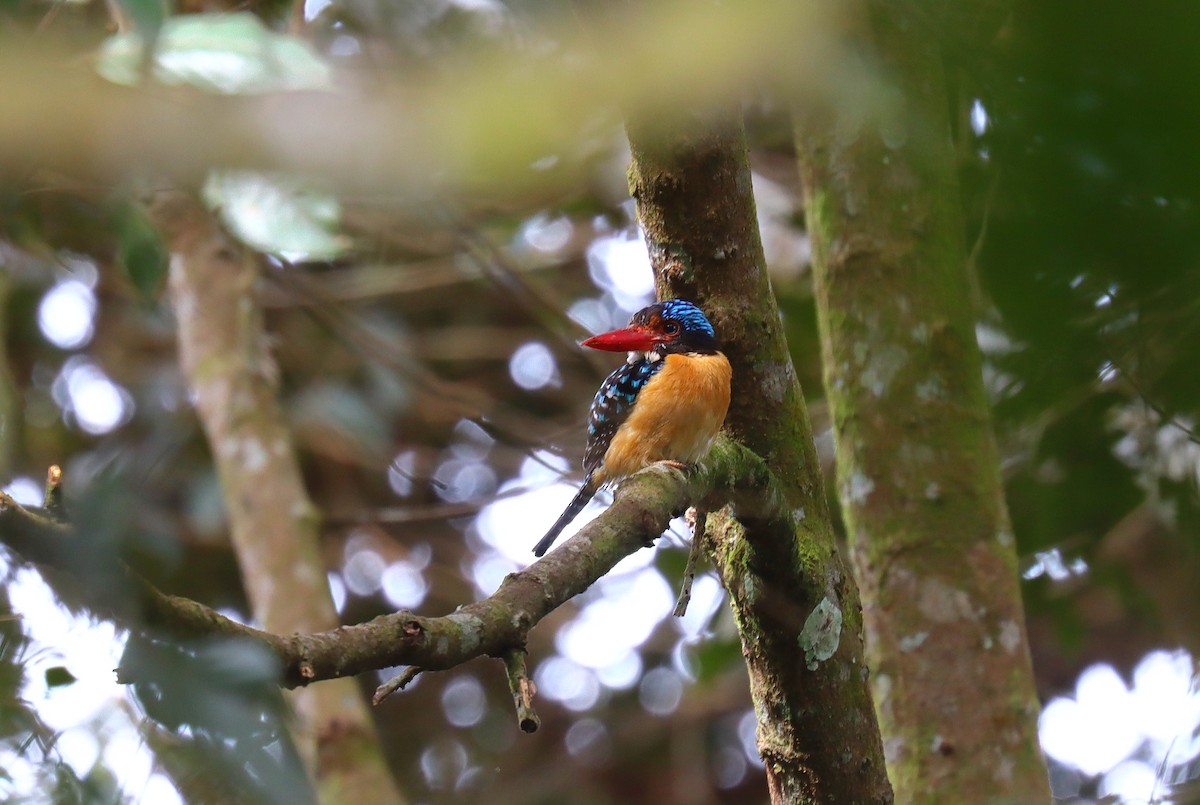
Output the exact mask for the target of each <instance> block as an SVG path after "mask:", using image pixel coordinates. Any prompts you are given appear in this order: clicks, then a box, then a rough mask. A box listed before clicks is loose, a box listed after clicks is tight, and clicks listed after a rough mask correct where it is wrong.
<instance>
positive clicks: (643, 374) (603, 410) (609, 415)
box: [583, 358, 666, 474]
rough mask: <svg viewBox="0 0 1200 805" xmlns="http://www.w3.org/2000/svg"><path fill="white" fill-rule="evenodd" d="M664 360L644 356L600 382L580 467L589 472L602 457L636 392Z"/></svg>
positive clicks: (636, 394) (625, 417)
mask: <svg viewBox="0 0 1200 805" xmlns="http://www.w3.org/2000/svg"><path fill="white" fill-rule="evenodd" d="M665 363H666V361H662V360H658V361H648V360H646V359H645V358H643V359H641V360H638V361H635V362H633V363H625V364H622V365H621V366H620V367H618V368H617V370H616V371H615V372H613V373H612V374H611V375H609V376H608V377H607V378H606V379H605V381H604V382H603V383H601V384H600V389H599V391H597V392H596V397H595V399H593V400H592V408H591V410H590V411H589V412H588V429H587V450H585V451H584V454H583V468H584V469H585V470H587V472H588V473H589V474H590V473H591V472H592V471H593V470H595V469H596V468H597V467H599V466H600V464H601V462H603V461H604V454H605V453H606V452H607V451H608V446H609V444H611V443H612V440H613V436H615V435H616V433H617V429H618V428H620V427H621V425H622V423H624V422H625V420H626V419H628V418H629V413H630V412H631V411H632V410H633V406H634V404H635V403H636V401H637V396H638V394H639V393H640V392H641V390H642V389H643V388H645V386H646V383H648V382H649V381H650V378H652V377H654V375H655V374H656V373H657V372H658V371H659V370H660V369H662V368H663V365H664V364H665Z"/></svg>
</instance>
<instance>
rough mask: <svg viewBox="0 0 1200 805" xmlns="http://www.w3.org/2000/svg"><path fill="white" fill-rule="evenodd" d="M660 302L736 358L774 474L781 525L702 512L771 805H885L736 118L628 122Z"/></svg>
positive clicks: (847, 610)
mask: <svg viewBox="0 0 1200 805" xmlns="http://www.w3.org/2000/svg"><path fill="white" fill-rule="evenodd" d="M627 128H628V133H629V141H630V145H631V146H632V149H633V166H632V168H631V170H630V190H631V193H632V195H633V197H634V198H635V199H636V200H637V205H638V216H639V218H640V220H641V223H642V226H643V227H644V229H645V233H646V240H647V244H648V246H649V249H650V257H651V262H652V264H653V266H654V270H655V275H656V277H657V282H658V289H659V292H660V296H662V297H663V298H667V297H673V296H678V297H683V298H686V299H690V300H693V301H695V302H697V303H698V304H700V306H701V307H703V308H704V310H705V311H706V312H707V313H708V314H709V316H710V317H711V318H712V321H713V326H714V327H715V328H716V330H717V333H718V335H719V337H720V339H721V341H722V343H723V345H724V349H725V352H726V354H727V355H728V356H729V359H730V361H731V362H732V363H733V367H734V376H733V402H732V405H731V407H730V411H729V416H728V417H727V419H726V428H727V430H728V431H729V433H730V434H731V435H732V436H733V437H734V438H736V439H737V440H739V441H741V442H742V443H743V444H745V445H746V446H747V447H749V448H750V449H751V450H753V451H755V452H756V453H758V454H759V455H761V456H762V457H763V458H764V459H765V461H766V463H767V466H769V467H770V468H771V469H772V471H773V472H774V473H775V474H776V476H777V477H778V478H779V479H780V481H781V488H782V490H783V496H784V498H785V499H786V507H787V510H788V511H789V512H790V517H787V518H782V519H779V518H776V519H774V520H768V519H764V518H761V517H758V516H756V513H755V512H754V511H738V510H733V511H731V510H730V509H726V510H724V511H723V512H722V513H719V514H716V515H712V516H710V517H709V522H710V524H712V525H713V526H714V528H713V531H714V532H715V536H714V538H713V544H712V556H713V560H714V564H715V565H716V567H717V570H718V572H719V574H720V576H721V579H722V583H723V584H724V585H725V588H726V589H727V590H728V591H729V594H730V598H731V601H732V605H733V610H734V614H735V616H736V619H737V623H738V630H739V632H740V634H741V639H742V650H743V653H744V654H745V657H746V663H747V667H748V669H749V674H750V690H751V695H752V696H753V699H754V706H755V712H756V714H757V716H758V746H759V751H760V752H761V753H762V757H763V760H764V762H765V764H766V773H767V782H768V787H769V789H770V792H771V799H772V801H773V802H788V803H792V802H796V803H816V802H854V803H887V802H891V801H892V794H891V788H890V787H889V785H888V781H887V778H886V776H885V770H884V766H883V751H882V747H881V745H880V739H879V731H878V730H879V728H878V726H877V724H876V720H875V713H874V710H873V709H872V707H871V700H870V692H869V689H868V685H867V676H868V674H867V669H866V666H865V665H864V663H863V657H862V621H861V611H860V606H859V600H858V592H857V590H856V589H855V586H854V581H853V579H852V578H851V576H850V574H849V573H848V572H847V571H846V569H845V567H844V565H843V562H842V559H841V557H840V555H839V553H838V550H837V546H836V544H835V542H834V538H833V531H832V528H831V525H830V521H829V515H828V512H827V510H826V504H825V500H824V493H823V484H822V482H821V474H820V465H819V463H818V460H817V456H816V451H815V448H814V446H813V441H812V432H811V427H810V425H809V421H808V413H807V410H806V409H805V406H804V398H803V396H802V395H801V391H800V386H799V383H798V381H797V379H796V374H795V370H794V368H793V366H792V362H791V359H790V357H789V355H788V351H787V344H786V343H785V340H784V337H783V331H782V327H781V324H780V321H779V314H778V310H777V307H776V303H775V299H774V296H773V294H772V292H771V288H770V283H769V281H768V278H767V274H766V265H765V261H764V258H763V252H762V243H761V240H760V238H759V233H758V227H757V221H756V217H755V209H754V198H753V194H752V189H751V183H750V168H749V163H748V161H747V154H746V145H745V138H744V133H743V130H742V123H741V117H740V112H738V111H736V110H728V109H726V110H721V111H718V112H715V113H713V114H712V115H711V116H709V117H708V118H707V119H698V116H688V117H687V118H686V119H683V118H682V117H681V118H676V119H673V120H665V119H664V118H663V117H662V116H659V117H657V118H656V119H655V120H654V122H653V124H652V123H651V122H649V121H648V120H645V119H632V120H630V122H629V124H628V127H627Z"/></svg>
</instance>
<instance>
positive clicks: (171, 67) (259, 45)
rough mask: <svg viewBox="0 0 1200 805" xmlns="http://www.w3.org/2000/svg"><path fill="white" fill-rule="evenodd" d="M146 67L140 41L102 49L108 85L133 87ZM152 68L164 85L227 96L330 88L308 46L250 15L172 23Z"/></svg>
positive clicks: (131, 36) (113, 42)
mask: <svg viewBox="0 0 1200 805" xmlns="http://www.w3.org/2000/svg"><path fill="white" fill-rule="evenodd" d="M142 62H143V39H142V37H141V36H140V35H139V34H135V33H124V34H118V35H116V36H114V37H112V38H110V39H109V40H108V41H107V42H105V43H104V45H103V47H102V48H101V49H100V57H99V59H98V61H97V64H96V69H97V70H98V71H99V73H100V75H102V76H104V77H105V78H107V79H108V80H109V81H112V82H114V83H117V84H126V85H128V86H135V85H136V84H138V83H139V80H140V78H141V73H142ZM153 65H154V77H155V78H156V79H158V80H159V81H161V82H163V83H164V84H190V85H192V86H195V87H199V88H201V89H205V90H209V91H210V92H220V93H226V94H254V93H260V92H280V91H284V90H325V89H330V88H331V87H332V80H331V73H330V69H329V65H328V64H326V63H325V62H324V61H323V60H322V59H321V58H320V56H318V55H317V54H316V52H315V51H313V50H312V48H310V47H309V46H308V44H307V43H306V42H304V41H303V40H301V39H298V38H296V37H294V36H288V35H286V34H280V33H276V32H274V31H272V30H270V29H269V28H267V27H266V26H264V25H263V24H262V22H261V21H260V20H259V19H258V18H257V17H255V16H254V15H253V14H250V13H238V14H190V15H186V16H182V17H172V18H171V19H169V20H167V21H166V22H165V23H163V26H162V29H161V31H160V32H159V35H158V42H157V46H156V47H155V52H154V62H153Z"/></svg>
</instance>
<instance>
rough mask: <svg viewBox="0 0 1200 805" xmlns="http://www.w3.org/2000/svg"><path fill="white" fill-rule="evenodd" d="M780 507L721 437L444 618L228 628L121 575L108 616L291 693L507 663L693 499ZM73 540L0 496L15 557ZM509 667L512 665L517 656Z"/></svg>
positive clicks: (752, 459) (58, 551) (75, 536)
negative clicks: (409, 669) (259, 652)
mask: <svg viewBox="0 0 1200 805" xmlns="http://www.w3.org/2000/svg"><path fill="white" fill-rule="evenodd" d="M782 500H783V498H782V496H781V494H780V493H779V491H778V487H777V484H776V482H775V480H774V478H773V476H772V475H771V473H770V471H769V470H768V469H767V467H766V465H765V464H764V463H763V462H762V459H760V458H759V457H758V456H756V455H755V454H754V453H752V452H750V451H749V450H747V449H746V448H745V447H743V446H741V445H739V444H737V443H735V442H733V441H731V440H729V439H726V438H721V439H719V440H718V441H717V443H716V445H715V446H714V448H713V451H712V453H711V454H710V456H709V458H708V460H707V461H706V463H705V464H704V465H703V466H699V467H696V468H695V469H694V470H691V471H689V472H687V473H686V474H685V473H683V472H680V471H679V470H675V469H670V468H665V467H653V468H651V469H649V470H645V471H643V472H641V473H639V474H637V475H635V476H634V477H632V478H630V479H629V480H628V481H626V482H625V483H624V484H623V485H622V486H621V487H620V488H619V489H618V490H617V492H616V495H615V499H614V501H613V504H612V506H610V507H609V508H608V510H607V511H605V512H604V513H602V514H601V515H600V516H599V517H597V518H596V519H595V520H593V521H592V522H591V523H589V524H588V525H586V526H584V528H583V529H581V530H580V531H579V533H577V534H576V535H575V536H574V537H572V538H571V539H569V540H567V541H566V542H564V543H563V545H562V546H561V547H560V548H558V549H556V550H554V551H551V552H550V553H549V554H548V555H547V556H545V557H544V558H542V559H540V560H538V561H537V562H535V563H534V564H532V565H530V566H529V567H527V568H525V569H524V570H521V571H519V572H516V573H512V574H510V575H509V576H507V577H506V578H505V579H504V581H503V582H502V583H501V585H500V587H499V589H497V590H496V592H495V593H493V594H492V595H491V596H489V597H487V598H485V599H483V600H482V601H477V602H474V603H471V604H467V605H465V606H462V607H459V608H458V609H457V610H455V611H454V612H452V613H450V614H449V615H443V616H440V617H426V616H421V615H415V614H413V613H412V612H408V611H400V612H394V613H391V614H389V615H381V616H380V617H377V618H375V619H373V620H371V621H368V622H366V623H361V624H357V625H353V626H340V627H338V628H336V629H332V630H329V631H323V632H314V633H309V634H292V635H278V634H274V633H271V632H266V631H262V630H260V629H255V628H253V627H250V626H246V625H244V624H240V623H237V622H236V621H233V620H230V619H229V618H226V617H225V616H223V615H221V614H219V613H217V612H215V611H214V610H212V609H210V608H208V607H206V606H204V605H203V604H200V603H198V602H196V601H192V600H190V599H187V598H180V597H177V596H171V595H167V594H165V593H163V592H162V591H160V590H158V589H156V588H155V587H153V586H152V585H151V584H149V583H148V582H146V581H145V580H144V579H141V578H140V577H138V576H136V575H135V574H133V573H132V572H131V571H129V570H128V569H126V568H123V567H122V568H120V570H121V572H124V573H125V574H127V576H128V581H129V584H130V587H131V589H132V590H133V594H134V596H135V598H136V602H137V606H136V608H135V609H134V610H133V611H132V612H131V611H129V610H123V614H120V615H117V616H114V619H117V620H120V621H121V622H122V624H123V625H126V626H129V627H131V628H139V627H140V628H149V629H151V630H154V631H158V632H161V633H165V634H167V635H171V636H176V637H205V636H223V637H239V638H246V639H249V640H252V641H254V642H256V643H258V644H260V645H262V646H264V647H265V648H267V649H269V650H270V651H271V652H272V653H273V654H274V655H275V656H276V657H277V658H278V659H279V662H280V667H281V668H280V683H281V684H282V685H284V686H286V687H289V688H295V687H301V686H304V685H308V684H310V683H313V682H319V681H322V680H327V679H337V678H340V677H346V676H352V675H354V674H360V673H363V672H366V671H374V670H378V669H380V668H388V667H392V666H396V665H409V666H415V667H417V668H420V669H422V670H425V671H436V670H445V669H448V668H453V667H454V666H456V665H461V664H462V663H465V662H467V661H468V660H472V659H474V658H476V657H482V656H490V657H498V658H505V657H506V655H510V654H511V653H512V652H514V651H517V652H519V651H521V650H523V649H524V646H525V639H526V636H527V635H528V633H529V630H530V629H532V628H533V627H534V626H535V625H536V624H537V623H538V622H539V621H541V620H542V618H544V617H545V616H546V615H548V614H549V613H550V612H552V611H553V610H554V609H556V608H557V607H559V606H561V605H562V604H563V603H565V602H566V601H568V600H570V599H571V598H573V597H574V596H576V595H578V594H579V593H581V592H583V591H584V590H586V589H587V588H588V587H590V586H591V585H592V584H593V583H594V582H595V581H596V580H597V579H599V578H601V577H602V576H604V575H605V574H606V573H608V571H609V570H611V569H612V568H613V566H614V565H616V564H617V562H619V561H621V559H623V558H625V557H626V556H628V555H629V554H631V553H633V552H634V551H637V550H638V549H640V548H642V547H644V546H646V545H648V544H650V543H651V542H652V541H653V540H654V539H655V538H656V537H658V536H659V535H660V534H661V533H662V532H663V531H664V530H665V529H666V527H667V524H668V523H669V521H670V520H671V518H672V517H674V516H676V515H677V514H679V513H681V512H682V511H683V510H684V509H685V508H686V507H687V505H688V504H689V503H691V502H697V503H699V502H701V501H703V502H704V503H705V504H706V505H707V506H708V507H709V508H712V509H715V508H718V507H720V506H723V505H725V504H727V503H728V504H731V508H732V509H733V510H734V512H737V513H743V514H744V515H745V516H747V517H750V518H753V519H755V520H766V519H774V518H777V517H778V518H785V519H786V518H787V516H788V515H787V514H786V510H785V509H784V507H783V506H782ZM81 539H83V535H82V534H81V533H80V531H78V530H76V529H75V528H74V527H73V526H71V525H69V524H64V523H59V522H56V521H55V520H53V519H52V518H50V517H48V516H46V515H45V514H44V513H42V512H39V511H37V510H32V509H28V508H25V507H22V506H20V505H19V504H17V503H16V502H15V501H13V500H12V498H10V497H8V496H7V495H2V494H0V542H3V543H4V544H7V545H9V546H10V547H11V548H13V549H14V550H16V551H17V552H18V553H20V554H21V555H22V556H24V558H26V559H28V560H30V561H33V562H38V563H43V564H49V565H51V566H53V567H56V568H57V569H61V570H67V571H68V572H71V571H72V568H71V565H70V564H69V563H66V562H64V561H63V557H66V556H70V554H71V552H72V550H73V548H74V546H75V545H77V543H78V541H79V540H81ZM81 570H82V568H81ZM110 616H111V613H110ZM509 662H510V664H511V665H513V667H514V668H515V667H516V665H517V663H516V660H515V658H511V659H509ZM516 676H517V677H518V678H519V676H520V674H519V673H517V674H516ZM518 681H519V679H518ZM518 693H521V691H520V690H518V691H515V692H514V697H515V698H517V699H518V701H519V702H524V703H525V704H526V705H528V701H527V700H528V698H529V695H528V694H522V695H521V696H517V694H518ZM528 717H529V716H528V715H526V716H523V718H526V719H527V718H528Z"/></svg>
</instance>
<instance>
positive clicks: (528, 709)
mask: <svg viewBox="0 0 1200 805" xmlns="http://www.w3.org/2000/svg"><path fill="white" fill-rule="evenodd" d="M504 672H505V674H506V675H507V676H508V689H509V691H510V692H511V693H512V697H513V705H514V706H515V707H516V708H517V724H518V725H519V726H520V727H521V732H526V733H529V732H537V728H538V727H540V726H541V724H542V720H541V719H540V718H538V714H537V713H536V712H534V709H533V697H534V696H536V695H537V685H535V684H534V682H533V680H532V679H530V678H529V671H528V670H527V669H526V667H525V649H523V648H514V649H509V650H508V651H506V652H504Z"/></svg>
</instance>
